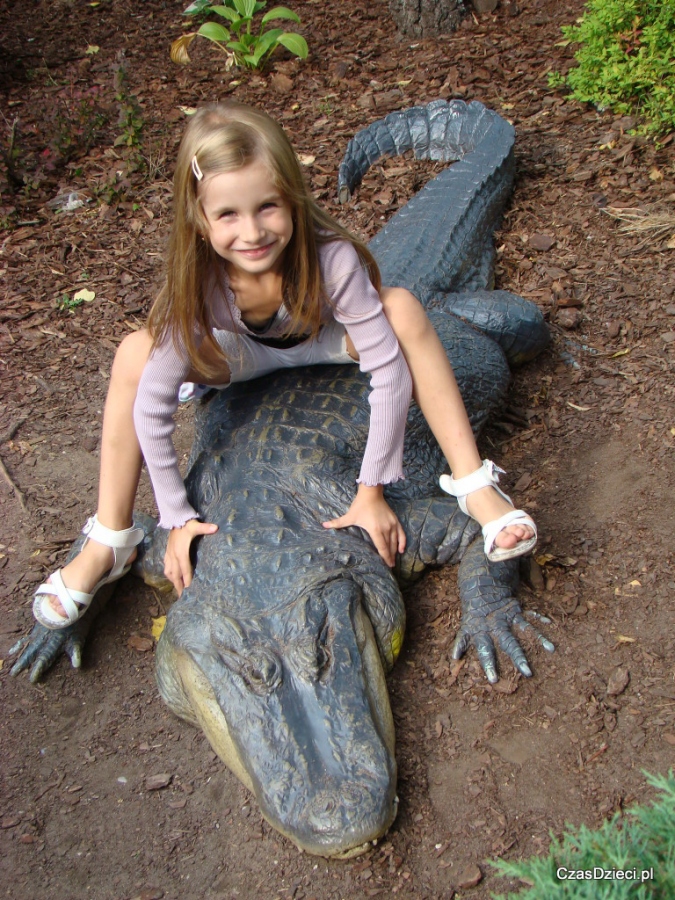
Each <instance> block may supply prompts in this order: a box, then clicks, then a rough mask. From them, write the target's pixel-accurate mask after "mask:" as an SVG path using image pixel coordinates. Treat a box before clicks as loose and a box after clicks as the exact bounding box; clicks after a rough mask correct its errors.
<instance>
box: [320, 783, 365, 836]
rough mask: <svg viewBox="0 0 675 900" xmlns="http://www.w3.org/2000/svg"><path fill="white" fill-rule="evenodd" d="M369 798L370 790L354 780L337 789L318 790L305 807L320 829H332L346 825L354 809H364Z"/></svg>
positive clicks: (338, 786) (337, 786)
mask: <svg viewBox="0 0 675 900" xmlns="http://www.w3.org/2000/svg"><path fill="white" fill-rule="evenodd" d="M367 799H368V792H367V791H366V790H365V789H364V787H363V786H362V785H360V784H356V783H354V782H351V783H348V784H340V785H336V788H335V790H333V791H330V790H324V791H319V792H317V793H316V794H315V795H314V797H312V799H311V800H310V802H309V803H308V804H307V807H306V808H305V814H306V816H307V818H308V819H309V820H310V821H311V822H312V824H313V826H314V827H315V828H317V829H318V830H320V831H331V830H334V829H341V828H344V827H345V823H346V822H350V821H351V819H352V816H353V813H354V811H355V810H356V811H358V810H362V809H363V806H364V803H366V801H367Z"/></svg>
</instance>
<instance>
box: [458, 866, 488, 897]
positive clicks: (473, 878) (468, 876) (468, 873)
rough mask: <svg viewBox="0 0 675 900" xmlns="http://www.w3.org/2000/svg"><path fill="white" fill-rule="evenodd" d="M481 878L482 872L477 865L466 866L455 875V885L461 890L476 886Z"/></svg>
mask: <svg viewBox="0 0 675 900" xmlns="http://www.w3.org/2000/svg"><path fill="white" fill-rule="evenodd" d="M482 880H483V873H482V872H481V870H480V868H479V867H478V866H477V865H475V864H474V865H471V866H467V867H466V868H465V869H463V870H462V872H460V874H459V875H458V877H457V887H458V888H459V889H460V891H462V890H466V889H467V888H472V887H476V885H477V884H480V882H481V881H482Z"/></svg>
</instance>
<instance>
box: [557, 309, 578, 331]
mask: <svg viewBox="0 0 675 900" xmlns="http://www.w3.org/2000/svg"><path fill="white" fill-rule="evenodd" d="M555 320H556V322H557V324H558V325H560V326H561V327H562V328H566V329H567V330H568V331H571V330H572V329H573V328H576V327H577V325H578V324H579V323H580V322H581V313H580V312H579V310H578V309H576V307H566V308H565V309H559V310H558V312H557V313H556V316H555Z"/></svg>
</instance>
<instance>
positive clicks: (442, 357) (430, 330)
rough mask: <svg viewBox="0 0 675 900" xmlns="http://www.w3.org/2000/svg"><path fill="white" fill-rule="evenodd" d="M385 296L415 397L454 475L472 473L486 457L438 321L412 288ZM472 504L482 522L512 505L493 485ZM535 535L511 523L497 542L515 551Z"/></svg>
mask: <svg viewBox="0 0 675 900" xmlns="http://www.w3.org/2000/svg"><path fill="white" fill-rule="evenodd" d="M381 299H382V305H383V306H384V311H385V314H386V316H387V319H388V321H389V324H390V325H391V327H392V329H393V330H394V333H395V335H396V338H397V340H398V342H399V344H400V346H401V349H402V351H403V355H404V356H405V359H406V362H407V363H408V367H409V369H410V373H411V375H412V379H413V394H414V397H415V400H416V402H417V404H418V406H419V407H420V409H421V410H422V413H423V414H424V417H425V419H426V420H427V422H428V424H429V427H430V428H431V430H432V432H433V434H434V437H435V438H436V440H437V441H438V444H439V446H440V448H441V450H442V451H443V454H444V456H445V458H446V459H447V461H448V464H449V466H450V469H451V471H452V475H453V478H456V479H457V478H463V477H464V476H466V475H470V474H471V473H472V472H475V471H476V470H477V469H479V468H480V467H481V464H482V461H481V458H480V454H479V453H478V449H477V447H476V442H475V439H474V436H473V432H472V430H471V425H470V423H469V418H468V416H467V414H466V409H465V407H464V401H463V400H462V396H461V394H460V392H459V388H458V387H457V382H456V380H455V376H454V373H453V371H452V367H451V365H450V362H449V361H448V357H447V355H446V353H445V350H444V348H443V345H442V344H441V342H440V340H439V338H438V335H437V334H436V331H435V330H434V327H433V325H432V324H431V322H430V321H429V319H428V318H427V314H426V313H425V311H424V308H423V307H422V305H421V304H420V302H419V301H418V300H417V298H416V297H414V296H413V294H411V293H410V292H409V291H407V290H404V289H403V288H383V290H382V292H381ZM467 507H468V509H469V511H470V512H471V515H472V516H473V517H474V518H475V519H477V520H478V522H479V523H480V524H481V525H485V524H487V523H488V522H491V521H494V520H495V519H498V518H499V517H500V516H503V515H504V514H505V513H507V512H509V511H510V510H511V509H512V508H513V507H511V506H510V505H509V504H508V503H507V501H506V500H505V499H504V498H503V497H501V496H500V495H499V494H498V492H497V491H496V490H495V489H494V488H492V487H486V488H483V489H482V490H478V491H476V492H474V493H472V494H470V496H469V497H468V498H467ZM532 535H533V531H532V529H531V528H529V527H527V526H525V525H510V526H509V527H507V528H505V529H504V530H503V531H501V532H500V533H499V534H498V535H497V538H496V540H495V544H496V545H497V546H498V547H501V548H503V549H511V548H512V547H515V546H516V545H517V544H518V543H519V542H520V541H522V540H526V539H528V538H530V537H532Z"/></svg>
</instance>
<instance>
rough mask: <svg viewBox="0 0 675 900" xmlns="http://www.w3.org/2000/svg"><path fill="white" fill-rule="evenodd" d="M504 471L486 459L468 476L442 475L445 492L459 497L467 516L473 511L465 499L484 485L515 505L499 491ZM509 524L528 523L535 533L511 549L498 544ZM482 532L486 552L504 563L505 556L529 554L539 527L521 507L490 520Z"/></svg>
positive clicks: (491, 559)
mask: <svg viewBox="0 0 675 900" xmlns="http://www.w3.org/2000/svg"><path fill="white" fill-rule="evenodd" d="M504 474H506V473H505V472H504V470H503V469H500V468H499V466H496V465H495V464H494V463H493V462H492V460H489V459H484V460H483V465H482V466H481V467H480V469H476V471H475V472H472V473H471V475H466V476H465V477H464V478H453V477H452V476H451V475H441V477H440V485H441V487H442V488H443V490H444V491H445V492H446V494H452V496H453V497H457V503H458V504H459V508H460V509H461V510H462V512H463V513H464V514H465V515H467V516H471V513H470V512H469V510H468V509H467V506H466V498H467V497H468V496H469V494H473V492H474V491H479V490H481V488H484V487H493V488H494V489H495V490H496V491H497V493H498V494H501V495H502V497H503V498H504V499H505V500H508V502H509V503H511V506H513V503H512V502H511V498H510V497H509V496H508V494H505V493H504V491H502V490H500V488H499V487H498V486H497V484H498V482H499V476H500V475H504ZM471 518H474V516H471ZM509 525H525V526H526V527H527V528H531V529H532V530H533V531H534V535H533V536H532V537H531V538H527V539H526V540H523V541H519V542H518V543H517V544H516V546H515V547H511V548H510V549H506V548H503V547H495V540H496V539H497V535H498V534H499V532H500V531H503V530H504V529H505V528H508V526H509ZM482 531H483V538H484V540H485V543H484V549H485V555H486V556H487V558H488V559H489V560H490V562H503V561H504V560H505V559H513V557H515V556H524V555H525V554H526V553H529V552H530V550H532V548H533V547H534V545H535V544H536V543H537V526H536V525H535V524H534V522H533V521H532V519H531V518H530V516H528V515H527V513H526V512H523V510H522V509H512V510H511V512H507V513H505V514H504V515H503V516H501V517H500V518H499V519H494V520H493V521H492V522H488V523H487V525H483V529H482Z"/></svg>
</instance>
